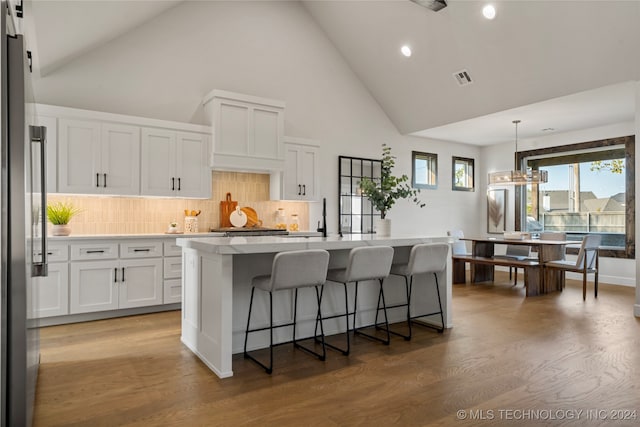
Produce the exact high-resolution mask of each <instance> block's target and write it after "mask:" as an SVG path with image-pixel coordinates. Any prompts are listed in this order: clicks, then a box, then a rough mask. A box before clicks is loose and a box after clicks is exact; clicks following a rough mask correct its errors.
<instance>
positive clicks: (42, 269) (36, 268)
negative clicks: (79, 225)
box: [29, 126, 49, 277]
mask: <svg viewBox="0 0 640 427" xmlns="http://www.w3.org/2000/svg"><path fill="white" fill-rule="evenodd" d="M29 133H30V134H31V142H32V143H39V144H40V215H41V218H40V222H41V225H42V239H41V240H40V241H41V245H42V246H41V250H42V260H41V261H40V262H39V263H33V264H32V276H33V277H46V276H48V275H49V273H48V268H47V265H48V261H47V256H48V252H47V147H46V146H45V141H46V134H47V128H45V127H44V126H29Z"/></svg>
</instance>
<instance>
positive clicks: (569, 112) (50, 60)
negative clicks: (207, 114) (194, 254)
mask: <svg viewBox="0 0 640 427" xmlns="http://www.w3.org/2000/svg"><path fill="white" fill-rule="evenodd" d="M185 3H188V2H183V1H177V0H176V1H87V2H77V1H55V0H52V1H38V0H36V1H33V2H31V4H29V7H30V10H31V12H32V15H31V16H32V19H33V23H34V24H35V28H36V32H35V42H34V44H35V46H34V47H33V48H34V49H35V50H36V55H37V58H38V60H37V61H36V67H37V72H39V73H40V75H41V76H42V78H46V77H47V76H50V75H55V74H57V73H65V69H66V67H67V66H68V65H69V64H70V63H73V62H74V61H77V60H78V59H80V58H82V57H83V56H87V55H91V54H94V53H95V51H96V50H97V49H99V48H103V47H104V46H108V45H109V44H110V43H111V42H112V41H113V40H117V39H118V38H119V37H121V36H122V35H124V34H127V33H129V32H132V31H135V30H136V29H137V28H139V27H141V26H142V25H144V24H148V23H149V22H152V21H154V20H158V19H162V18H163V17H164V18H166V17H167V14H168V13H172V11H175V10H176V9H175V8H180V7H182V6H183V5H184V4H185ZM493 3H494V4H495V5H496V9H497V16H496V18H495V19H494V20H491V21H490V20H486V19H484V18H483V17H482V13H481V9H482V6H484V4H485V2H481V1H463V0H451V1H449V6H448V7H446V8H445V9H443V10H441V11H439V12H433V11H430V10H428V9H426V8H423V7H421V6H419V5H417V4H415V3H413V2H411V1H409V0H379V1H374V0H372V1H304V2H303V4H304V7H305V9H306V10H307V11H308V13H309V14H310V15H311V16H312V17H313V19H314V20H315V22H316V23H317V24H318V25H319V27H320V28H321V29H322V30H323V31H324V33H325V34H326V36H327V37H328V38H329V39H330V40H331V42H332V43H333V45H334V46H335V48H336V49H337V50H338V51H339V52H340V54H341V55H342V57H343V58H344V60H345V61H346V62H347V63H348V65H349V66H350V67H351V69H352V70H353V71H354V72H355V73H356V75H357V76H358V78H359V79H360V80H361V81H362V83H363V84H364V85H365V87H366V88H367V90H368V91H369V92H370V93H371V95H372V96H373V97H374V98H375V100H376V101H377V102H378V103H379V105H380V106H381V107H382V109H383V110H384V111H385V113H386V114H387V116H388V117H389V118H390V119H391V120H392V122H393V123H394V124H395V126H396V127H397V128H398V130H399V131H400V132H401V133H403V134H412V133H413V134H416V135H421V136H427V137H433V138H437V139H444V140H454V141H459V142H465V143H473V144H479V145H483V144H491V143H497V142H503V141H505V140H510V139H511V138H512V136H513V133H512V125H511V120H513V119H516V118H518V119H525V117H522V115H528V116H529V117H532V118H533V117H537V120H538V121H537V122H535V124H534V125H532V126H530V127H528V128H527V127H525V128H524V129H523V130H522V131H523V134H522V136H523V137H528V136H535V135H537V134H539V133H540V132H541V129H542V128H548V127H552V128H556V129H558V130H559V131H568V130H573V129H578V128H585V127H589V126H594V125H599V124H608V123H616V122H623V121H629V120H633V117H634V111H635V108H636V107H635V103H634V96H635V95H634V89H633V88H634V87H635V86H634V84H632V83H629V82H634V81H639V80H640V55H638V52H640V25H639V24H638V23H639V22H640V1H517V0H513V1H499V2H493ZM183 18H184V17H183ZM167 31H171V28H168V29H167ZM172 37H175V38H178V39H179V38H184V40H183V42H184V43H183V45H184V46H185V47H187V46H189V45H191V44H193V43H194V40H191V39H189V38H188V37H189V35H187V34H183V33H181V32H174V33H172ZM156 42H158V43H159V42H160V41H157V40H156V41H154V40H148V43H156ZM404 44H407V45H410V46H411V48H412V51H413V55H412V56H411V57H410V58H405V57H404V56H402V55H401V54H400V47H401V46H402V45H404ZM198 47H201V46H198ZM202 52H203V49H200V48H194V49H193V55H202V54H203V53H202ZM463 69H465V70H467V71H468V72H469V74H470V75H471V78H472V79H473V83H472V84H470V85H467V86H463V87H460V86H459V85H458V84H457V82H456V80H455V79H454V77H453V73H455V72H457V71H460V70H463ZM176 70H178V71H179V67H178V68H176ZM175 78H176V79H177V80H181V79H182V80H184V79H188V77H187V76H181V75H179V74H178V75H176V76H175ZM145 95H147V94H145ZM149 102H154V100H152V99H151V100H149ZM187 105H188V103H187V102H186V100H185V102H184V103H183V104H180V102H177V103H176V108H185V106H187ZM514 109H515V110H514ZM517 115H520V116H519V117H518V116H517ZM600 122H601V123H600ZM501 124H502V125H501Z"/></svg>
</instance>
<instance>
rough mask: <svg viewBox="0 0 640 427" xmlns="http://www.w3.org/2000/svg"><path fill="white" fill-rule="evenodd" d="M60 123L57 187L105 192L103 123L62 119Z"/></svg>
mask: <svg viewBox="0 0 640 427" xmlns="http://www.w3.org/2000/svg"><path fill="white" fill-rule="evenodd" d="M58 125H59V127H60V134H59V140H58V191H59V192H61V193H80V194H96V193H102V190H101V188H100V186H101V177H100V173H101V171H100V123H98V122H93V121H89V120H66V119H60V121H59V123H58Z"/></svg>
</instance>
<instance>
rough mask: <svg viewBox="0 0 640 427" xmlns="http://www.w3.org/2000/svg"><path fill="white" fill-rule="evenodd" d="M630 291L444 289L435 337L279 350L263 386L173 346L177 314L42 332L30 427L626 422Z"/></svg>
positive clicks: (634, 363) (633, 373)
mask: <svg viewBox="0 0 640 427" xmlns="http://www.w3.org/2000/svg"><path fill="white" fill-rule="evenodd" d="M634 294H635V290H634V289H633V288H625V287H618V286H608V285H601V288H600V290H599V297H598V299H597V300H595V299H594V298H593V290H592V288H590V293H589V294H588V297H587V300H586V302H583V301H582V289H581V284H579V283H578V282H574V281H567V288H566V289H565V291H564V292H562V293H554V294H549V295H544V296H539V297H531V298H525V297H524V289H523V288H522V285H519V286H518V287H515V288H514V287H512V286H511V284H510V283H509V280H508V276H507V275H506V274H503V273H497V281H496V282H495V283H494V284H493V285H491V284H481V285H470V284H467V285H455V286H454V290H453V316H454V317H453V319H454V327H453V328H452V329H450V330H447V331H445V333H444V334H438V333H436V332H435V331H432V330H429V329H427V328H420V327H416V328H414V339H413V340H412V341H410V342H406V341H403V340H402V339H401V338H398V337H393V338H392V342H391V345H390V346H388V347H386V346H384V345H381V344H379V343H374V342H372V341H370V340H367V339H366V338H362V337H356V338H355V343H354V345H353V346H352V355H351V356H349V357H344V356H342V355H340V354H339V353H337V352H334V351H330V352H329V354H328V358H327V361H326V362H319V361H318V360H317V359H314V358H312V357H310V356H308V355H307V354H305V353H302V352H301V351H293V349H292V347H291V346H290V345H286V346H280V347H277V348H276V351H275V366H274V373H273V375H272V376H269V375H267V374H265V373H264V372H263V371H262V370H261V369H260V368H259V367H258V366H257V365H255V364H253V363H252V362H249V361H245V360H244V359H243V358H242V356H241V355H238V356H235V358H234V373H235V376H234V377H233V378H229V379H225V380H220V379H218V378H217V377H216V376H215V375H214V374H213V373H211V372H210V371H209V370H208V368H206V367H205V366H204V365H203V364H202V363H201V362H200V361H199V360H198V359H197V358H196V357H195V356H194V355H193V354H192V353H191V352H190V351H188V350H187V349H186V348H185V347H184V346H182V344H181V343H180V339H179V338H180V313H179V312H167V313H159V314H150V315H141V316H135V317H128V318H121V319H114V320H104V321H95V322H88V323H81V324H74V325H65V326H55V327H49V328H45V329H43V330H42V334H41V347H42V348H41V352H42V359H41V367H40V378H39V383H38V391H37V397H36V411H35V422H34V425H35V426H37V427H41V426H125V425H126V426H134V425H138V426H147V425H162V426H167V425H168V426H174V425H175V426H182V425H184V426H187V425H188V426H237V425H278V426H289V425H293V426H302V425H305V426H358V425H367V426H368V425H375V426H387V425H400V426H450V425H456V426H458V425H460V426H466V425H473V426H476V425H505V426H513V425H522V426H527V425H536V426H541V425H615V426H631V425H638V422H639V421H638V419H640V413H638V412H640V392H639V391H638V390H639V388H640V319H637V318H635V317H634V316H633V304H634ZM397 327H398V328H399V327H401V325H397ZM461 410H464V411H465V412H464V414H465V416H466V419H464V420H462V419H460V418H461V417H460V415H458V411H461ZM535 410H539V411H538V412H522V411H535ZM580 410H582V411H584V412H582V413H579V412H577V411H580ZM614 410H621V412H613V411H614ZM624 410H627V411H629V412H626V413H625V412H622V411H624ZM587 411H591V412H590V413H587ZM634 411H635V412H634ZM634 414H635V419H629V420H615V421H614V420H612V417H614V416H616V415H619V416H626V417H628V418H634ZM605 416H606V419H605V418H604V417H605Z"/></svg>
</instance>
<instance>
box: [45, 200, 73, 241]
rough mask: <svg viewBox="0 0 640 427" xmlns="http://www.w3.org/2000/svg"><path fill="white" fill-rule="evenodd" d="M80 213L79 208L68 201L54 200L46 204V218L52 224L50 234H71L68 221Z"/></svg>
mask: <svg viewBox="0 0 640 427" xmlns="http://www.w3.org/2000/svg"><path fill="white" fill-rule="evenodd" d="M78 213H80V209H78V208H76V207H75V206H73V204H72V203H70V202H55V203H52V204H49V205H47V218H48V219H49V222H50V223H51V224H53V228H52V230H51V234H53V235H54V236H68V235H69V234H71V226H70V225H69V221H71V218H73V217H74V216H76V215H77V214H78Z"/></svg>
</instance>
